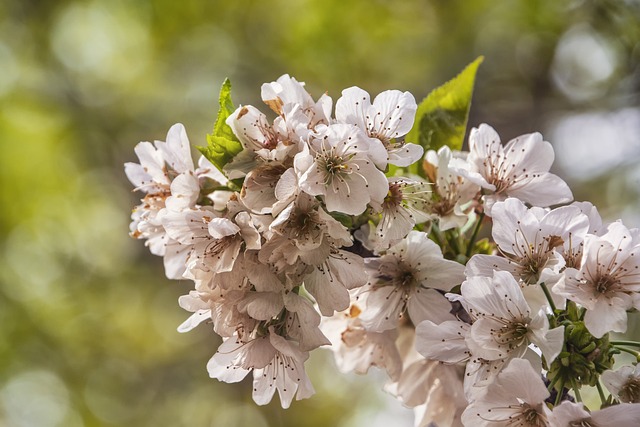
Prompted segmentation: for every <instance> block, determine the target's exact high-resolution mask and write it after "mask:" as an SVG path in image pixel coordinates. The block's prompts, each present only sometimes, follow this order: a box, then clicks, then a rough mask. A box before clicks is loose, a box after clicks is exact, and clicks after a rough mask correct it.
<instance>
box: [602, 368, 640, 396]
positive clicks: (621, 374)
mask: <svg viewBox="0 0 640 427" xmlns="http://www.w3.org/2000/svg"><path fill="white" fill-rule="evenodd" d="M602 383H603V384H604V385H605V387H607V390H609V392H610V393H611V394H612V395H613V396H615V398H616V399H618V400H620V401H621V402H625V403H640V365H636V366H629V365H626V366H622V367H620V368H619V369H617V370H615V371H604V372H603V373H602Z"/></svg>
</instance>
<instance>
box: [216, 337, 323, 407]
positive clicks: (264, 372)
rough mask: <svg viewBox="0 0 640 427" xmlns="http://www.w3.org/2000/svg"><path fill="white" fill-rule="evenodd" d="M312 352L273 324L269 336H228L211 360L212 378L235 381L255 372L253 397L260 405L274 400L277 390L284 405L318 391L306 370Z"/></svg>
mask: <svg viewBox="0 0 640 427" xmlns="http://www.w3.org/2000/svg"><path fill="white" fill-rule="evenodd" d="M308 358H309V353H308V352H306V351H301V350H300V349H299V348H298V346H297V344H296V343H295V342H294V341H289V340H286V339H285V338H283V337H281V336H280V335H277V334H276V333H275V331H274V329H273V327H272V326H271V327H269V331H268V333H267V334H266V335H263V336H260V337H257V338H253V339H250V340H248V341H242V340H240V339H239V338H238V337H235V336H234V337H231V338H228V339H226V340H225V341H224V342H223V343H222V345H221V346H220V347H219V348H218V351H217V352H216V354H215V355H214V356H213V357H212V358H211V360H209V363H208V364H207V370H208V371H209V376H210V377H211V378H217V379H218V380H220V381H224V382H228V383H233V382H238V381H241V380H242V379H243V378H244V377H246V376H247V374H248V373H249V372H251V371H253V400H254V401H255V402H256V403H257V404H258V405H266V404H267V403H269V402H270V401H271V399H272V398H273V395H274V394H275V392H276V390H277V391H278V395H279V396H280V403H281V405H282V407H283V408H288V407H289V406H290V405H291V401H292V400H293V398H294V397H295V398H296V400H300V399H306V398H308V397H311V396H312V395H313V394H314V393H315V391H314V390H313V386H312V385H311V382H310V381H309V377H308V376H307V374H306V372H305V370H304V362H305V361H306V360H307V359H308Z"/></svg>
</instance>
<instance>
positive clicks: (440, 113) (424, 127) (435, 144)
mask: <svg viewBox="0 0 640 427" xmlns="http://www.w3.org/2000/svg"><path fill="white" fill-rule="evenodd" d="M483 60H484V58H483V57H482V56H480V57H478V58H477V59H476V60H475V61H473V62H472V63H471V64H469V65H468V66H467V67H466V68H465V69H464V70H462V72H461V73H460V74H458V75H457V76H456V77H454V78H453V79H451V80H449V81H448V82H446V83H445V84H443V85H442V86H440V87H438V88H436V89H434V90H433V91H431V93H430V94H429V95H428V96H427V97H426V98H425V99H424V100H423V101H422V102H421V103H420V105H419V106H418V111H417V112H416V120H415V123H414V125H413V128H412V129H411V131H410V132H409V133H408V134H407V137H406V138H405V139H406V141H407V142H414V143H417V144H420V145H422V146H423V147H424V150H425V152H426V151H427V150H438V149H439V148H440V147H442V146H444V145H447V146H448V147H449V148H451V149H452V150H460V149H461V148H462V144H463V142H464V141H463V140H464V134H465V131H466V128H467V119H468V117H469V108H470V107H471V97H472V95H473V85H474V82H475V78H476V72H477V70H478V67H479V66H480V64H481V63H482V61H483ZM410 172H414V173H418V174H420V175H422V176H424V171H423V170H422V168H421V167H420V164H419V163H416V164H414V165H412V166H411V167H410Z"/></svg>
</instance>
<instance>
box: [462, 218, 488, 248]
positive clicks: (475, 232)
mask: <svg viewBox="0 0 640 427" xmlns="http://www.w3.org/2000/svg"><path fill="white" fill-rule="evenodd" d="M483 219H484V212H482V213H481V214H480V216H479V217H478V222H477V224H476V227H475V228H474V229H473V234H472V235H471V239H470V240H469V246H467V253H466V254H465V255H466V256H467V258H470V257H471V252H472V251H473V245H475V243H476V239H477V238H478V233H479V232H480V228H482V220H483Z"/></svg>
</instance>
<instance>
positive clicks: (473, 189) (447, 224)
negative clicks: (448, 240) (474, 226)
mask: <svg viewBox="0 0 640 427" xmlns="http://www.w3.org/2000/svg"><path fill="white" fill-rule="evenodd" d="M462 156H463V155H462V153H460V152H456V153H453V152H452V151H451V149H450V148H449V147H447V146H446V145H444V146H442V147H441V148H440V149H439V150H438V152H437V153H436V152H435V151H434V150H429V151H428V152H427V154H426V155H425V159H424V163H423V167H424V169H425V171H426V173H427V176H428V177H429V180H431V182H432V183H433V192H434V194H432V197H431V198H430V199H429V200H428V211H429V212H430V213H431V214H432V215H433V216H435V217H436V218H437V219H438V226H439V228H440V230H442V231H445V230H449V229H451V228H456V227H458V228H459V227H462V226H463V225H465V224H466V223H467V221H468V220H469V209H470V207H471V206H472V203H471V201H472V200H473V199H474V198H475V197H476V195H477V194H478V192H479V191H480V187H479V186H478V185H477V184H475V183H473V182H471V181H469V180H468V179H465V178H463V177H462V176H460V175H458V174H456V173H455V172H454V170H453V169H451V168H450V167H449V164H450V163H451V160H452V159H454V158H463V157H462Z"/></svg>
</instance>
